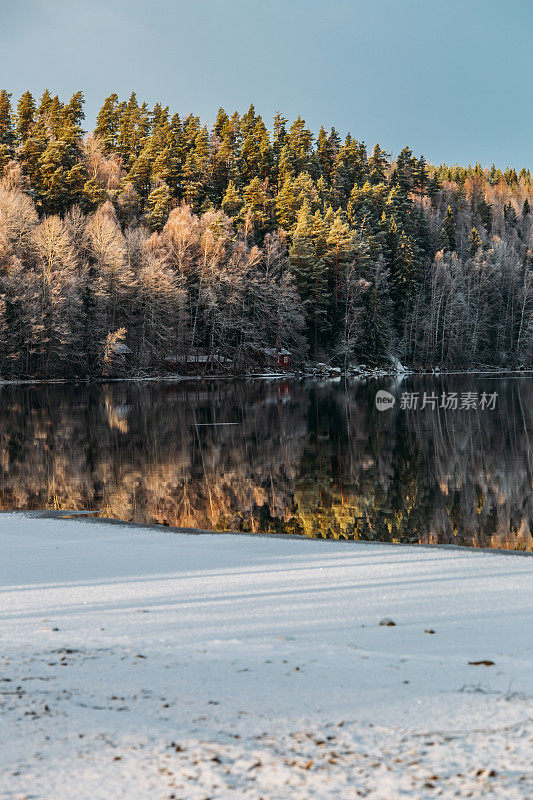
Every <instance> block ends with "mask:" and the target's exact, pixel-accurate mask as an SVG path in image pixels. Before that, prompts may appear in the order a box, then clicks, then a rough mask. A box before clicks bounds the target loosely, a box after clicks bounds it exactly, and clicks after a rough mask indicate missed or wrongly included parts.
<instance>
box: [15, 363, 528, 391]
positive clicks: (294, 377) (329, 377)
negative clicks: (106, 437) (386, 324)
mask: <svg viewBox="0 0 533 800" xmlns="http://www.w3.org/2000/svg"><path fill="white" fill-rule="evenodd" d="M428 375H429V376H431V377H433V378H440V377H444V376H446V375H476V376H481V375H482V376H486V377H489V378H505V377H519V378H532V377H533V368H532V369H527V370H518V369H514V370H490V369H486V370H485V369H472V370H432V371H418V370H409V369H405V370H403V371H394V370H384V369H383V370H382V369H375V370H365V371H361V372H348V373H344V372H341V373H340V374H337V373H329V372H324V373H322V372H287V373H280V372H273V373H266V372H261V373H248V374H246V373H245V374H242V375H240V374H231V375H228V374H221V375H173V374H169V375H164V374H163V375H155V376H132V377H109V378H106V377H95V378H42V379H41V378H20V379H16V380H1V379H0V388H1V387H2V386H72V385H81V384H83V385H86V386H91V385H98V384H100V385H101V384H107V383H186V382H204V381H220V382H228V383H233V382H235V383H236V382H238V381H253V380H257V381H287V380H291V381H306V380H315V381H339V380H342V379H344V380H345V381H351V380H363V379H372V378H374V379H380V378H393V379H394V378H396V379H398V378H407V377H409V378H412V377H416V376H420V377H422V376H428Z"/></svg>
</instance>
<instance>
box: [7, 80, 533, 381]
mask: <svg viewBox="0 0 533 800" xmlns="http://www.w3.org/2000/svg"><path fill="white" fill-rule="evenodd" d="M83 125H84V112H83V94H82V93H81V92H77V93H76V94H74V95H73V96H72V98H71V99H70V101H68V102H62V101H60V100H59V98H58V97H52V96H51V94H50V93H49V92H48V91H46V92H45V93H44V94H43V95H42V97H41V98H40V100H38V101H37V100H35V99H34V98H33V97H32V95H31V94H30V93H29V92H26V93H25V94H24V95H23V96H22V97H21V98H20V99H19V100H18V102H17V103H15V102H14V101H13V103H12V97H11V95H10V94H9V93H8V92H7V91H5V90H4V91H2V92H1V93H0V176H1V181H0V375H1V376H2V377H3V378H18V377H72V376H80V377H81V376H86V375H114V374H160V373H161V372H163V371H164V370H165V368H166V367H168V364H170V363H173V364H174V365H178V368H179V365H180V364H184V363H185V361H184V359H186V358H187V356H191V355H196V354H200V353H201V354H203V355H204V358H206V359H207V360H206V361H205V363H206V370H208V369H210V368H215V367H216V369H217V371H221V370H223V369H225V370H228V371H233V372H238V371H243V370H248V369H250V368H254V367H257V365H258V364H259V363H260V356H261V353H263V352H264V350H265V348H278V349H280V348H287V349H288V350H290V351H291V352H292V353H293V364H296V366H297V365H298V364H303V363H304V361H305V360H306V359H311V360H315V361H317V360H327V361H329V362H330V363H332V364H337V365H339V366H346V365H348V364H350V363H364V364H366V365H369V366H370V365H381V364H386V363H387V362H388V361H389V360H390V357H391V356H396V357H398V358H399V359H400V360H401V361H403V362H404V363H406V364H407V365H409V366H411V367H413V368H427V367H433V366H436V365H439V366H440V367H441V368H448V367H450V368H452V367H453V368H470V367H474V366H487V367H489V366H490V367H501V368H515V367H520V366H526V367H531V366H533V254H532V251H533V215H532V213H531V205H532V203H533V184H532V179H531V174H530V171H529V170H528V169H521V170H520V172H518V173H517V172H516V171H515V170H514V169H506V170H505V172H503V173H502V172H501V171H500V170H499V169H496V168H495V167H492V169H483V168H482V167H481V166H480V165H476V166H474V167H471V166H469V167H468V168H462V167H457V166H456V167H451V168H450V167H447V166H445V165H441V166H436V167H435V166H431V165H428V164H427V163H426V161H425V159H424V157H423V156H420V157H417V156H415V155H414V154H413V153H412V151H411V150H410V149H409V148H408V147H405V148H404V149H403V150H402V151H401V153H400V154H399V156H398V157H397V159H395V160H391V159H390V157H389V155H388V154H387V153H385V152H384V151H383V150H382V149H381V147H380V146H379V145H376V146H375V147H374V148H373V150H372V151H371V152H370V151H367V148H366V146H365V144H364V143H362V142H360V141H357V140H356V139H353V138H352V137H351V136H350V135H348V136H346V138H345V139H344V140H342V139H341V137H340V136H339V135H338V133H337V132H336V131H335V129H334V128H332V129H331V130H330V131H329V132H327V131H326V130H325V129H324V128H321V129H320V131H319V133H318V135H317V136H316V137H315V136H314V135H313V133H312V132H311V131H310V130H309V128H308V127H307V126H306V123H305V121H304V120H303V119H302V118H301V117H298V118H297V119H296V120H295V121H294V122H292V123H289V122H288V121H287V120H286V119H284V118H283V117H282V116H281V115H279V114H278V115H276V117H275V118H274V120H273V124H272V127H271V131H269V130H268V129H267V125H266V124H265V122H264V121H263V120H262V118H261V116H260V115H258V114H256V112H255V109H254V107H253V106H251V107H250V109H249V110H248V112H247V113H245V114H244V115H242V116H240V115H239V114H238V113H237V112H235V113H234V114H232V116H228V114H227V113H226V112H225V111H223V110H222V109H220V110H219V112H218V115H217V118H216V121H215V123H214V124H213V125H212V126H208V125H205V124H203V123H202V121H201V120H200V119H199V118H198V117H197V116H194V115H192V114H191V115H189V116H187V117H184V118H182V117H180V116H179V115H178V114H172V113H171V112H170V111H169V109H168V107H163V106H162V105H161V104H159V103H158V104H156V105H155V107H154V108H153V109H152V108H149V107H148V106H147V105H146V103H143V104H139V102H138V101H137V98H136V96H135V94H132V95H131V97H130V98H129V100H120V99H119V98H118V97H117V95H116V94H112V95H110V97H108V99H107V100H106V101H105V103H104V104H103V106H102V108H101V110H100V113H99V115H98V119H97V124H96V128H95V131H94V133H91V134H88V135H87V133H86V132H85V131H84V129H83Z"/></svg>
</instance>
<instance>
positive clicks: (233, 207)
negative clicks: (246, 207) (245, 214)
mask: <svg viewBox="0 0 533 800" xmlns="http://www.w3.org/2000/svg"><path fill="white" fill-rule="evenodd" d="M221 205H222V209H223V211H224V213H225V214H227V215H228V217H231V218H232V219H235V218H236V217H238V216H239V214H240V211H241V209H242V205H243V202H242V197H241V195H240V194H239V192H238V191H237V188H236V186H235V184H234V183H233V181H230V182H229V184H228V188H227V189H226V194H225V195H224V199H223V200H222V204H221Z"/></svg>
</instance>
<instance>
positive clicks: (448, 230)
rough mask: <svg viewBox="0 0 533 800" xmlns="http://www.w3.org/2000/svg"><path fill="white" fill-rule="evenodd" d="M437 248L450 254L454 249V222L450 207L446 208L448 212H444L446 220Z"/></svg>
mask: <svg viewBox="0 0 533 800" xmlns="http://www.w3.org/2000/svg"><path fill="white" fill-rule="evenodd" d="M439 246H440V247H441V248H442V249H443V250H450V251H452V252H453V251H454V250H455V248H456V241H455V220H454V218H453V212H452V209H451V206H448V210H447V211H446V218H445V220H444V225H443V226H442V229H441V232H440V236H439Z"/></svg>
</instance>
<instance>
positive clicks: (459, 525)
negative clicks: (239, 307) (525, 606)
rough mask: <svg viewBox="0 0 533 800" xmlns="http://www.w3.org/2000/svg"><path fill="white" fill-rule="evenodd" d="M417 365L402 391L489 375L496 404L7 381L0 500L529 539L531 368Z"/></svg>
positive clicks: (444, 537) (183, 517)
mask: <svg viewBox="0 0 533 800" xmlns="http://www.w3.org/2000/svg"><path fill="white" fill-rule="evenodd" d="M424 381H425V379H422V378H419V379H414V378H413V379H409V380H407V381H405V382H404V383H403V384H402V387H401V391H424V390H426V391H437V392H441V391H442V390H443V389H445V390H446V391H451V390H454V391H459V392H461V391H467V390H473V391H478V390H479V391H482V390H483V389H485V390H491V391H493V390H494V388H493V386H494V387H496V388H497V391H498V392H499V400H498V408H497V410H496V411H493V412H489V411H485V412H481V411H479V412H475V411H474V412H460V411H448V412H443V411H442V410H441V411H440V412H437V411H432V410H425V411H417V412H406V411H401V410H399V409H398V404H397V405H396V406H395V408H394V409H393V410H391V411H387V412H378V411H377V410H376V409H375V407H374V395H375V386H374V384H372V385H370V386H364V385H362V384H357V383H356V384H352V385H350V386H349V387H348V389H347V390H344V388H343V387H342V386H341V385H338V386H331V385H325V386H317V385H314V386H311V387H306V386H304V385H302V384H292V385H288V384H277V383H276V384H268V383H261V382H254V383H244V382H243V383H235V384H229V383H228V384H212V383H209V384H205V385H204V384H201V383H194V384H187V385H185V384H182V383H176V384H157V385H156V384H141V385H136V384H126V383H124V384H109V385H106V386H94V385H92V386H88V385H85V384H83V385H79V386H63V387H59V386H55V387H54V386H40V387H31V388H29V387H3V389H2V392H1V395H0V396H1V403H0V503H1V505H2V506H3V507H4V508H50V507H51V508H78V509H79V508H100V509H102V511H103V513H104V514H105V515H108V516H113V517H120V518H123V519H127V520H135V521H139V522H150V521H156V522H161V523H166V524H170V525H181V526H193V527H208V528H218V529H241V530H250V529H251V530H271V531H286V532H291V531H297V532H302V533H306V534H308V535H319V536H334V537H337V536H347V537H352V536H355V537H364V538H379V539H386V540H392V541H423V542H456V543H474V544H477V545H483V546H488V545H493V546H505V547H521V548H524V547H528V548H532V546H533V540H532V538H531V528H532V518H533V509H532V499H531V498H532V492H531V486H532V474H533V454H532V451H531V447H530V443H529V434H528V431H531V430H532V429H533V424H532V422H533V421H532V418H531V416H532V413H533V402H532V401H533V396H532V395H533V388H532V383H531V381H527V380H509V381H499V382H498V383H497V384H496V382H490V383H491V385H490V386H487V385H485V383H487V384H488V383H489V382H488V381H487V382H483V381H480V382H479V386H481V384H482V383H483V387H482V388H479V387H478V385H477V384H475V385H474V382H473V381H470V379H469V378H467V377H464V376H463V377H460V378H459V377H457V378H453V377H452V376H450V377H448V378H442V379H440V380H437V379H435V380H434V381H432V380H430V379H427V381H426V382H425V383H424ZM428 384H429V385H428ZM389 388H390V387H389ZM393 391H394V388H393ZM398 391H400V390H399V389H398ZM228 422H231V423H235V422H236V423H238V424H236V425H223V424H217V425H212V424H211V423H228Z"/></svg>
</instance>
